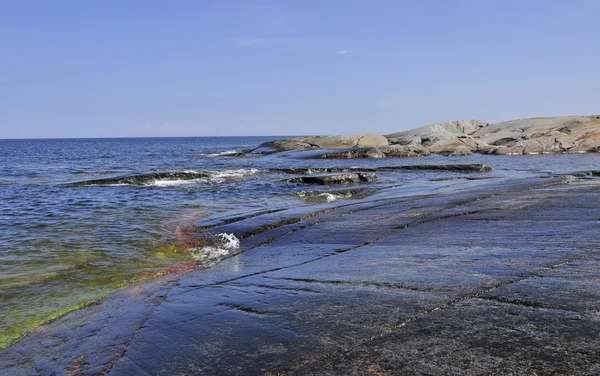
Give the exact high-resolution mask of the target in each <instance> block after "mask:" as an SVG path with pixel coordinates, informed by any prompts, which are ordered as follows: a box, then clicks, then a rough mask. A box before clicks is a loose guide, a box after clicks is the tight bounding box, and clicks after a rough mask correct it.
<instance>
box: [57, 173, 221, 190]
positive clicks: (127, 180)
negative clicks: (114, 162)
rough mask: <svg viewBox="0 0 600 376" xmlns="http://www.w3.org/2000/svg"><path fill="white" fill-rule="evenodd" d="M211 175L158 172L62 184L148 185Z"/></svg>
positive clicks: (72, 185) (82, 185)
mask: <svg viewBox="0 0 600 376" xmlns="http://www.w3.org/2000/svg"><path fill="white" fill-rule="evenodd" d="M209 177H210V175H209V174H205V173H202V172H156V173H151V174H138V175H127V176H118V177H112V178H105V179H93V180H84V181H78V182H74V183H67V184H62V185H61V186H62V187H86V186H95V185H146V184H149V183H153V182H155V181H161V180H196V179H207V178H209Z"/></svg>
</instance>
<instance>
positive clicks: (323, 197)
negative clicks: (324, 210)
mask: <svg viewBox="0 0 600 376" xmlns="http://www.w3.org/2000/svg"><path fill="white" fill-rule="evenodd" d="M297 195H298V197H300V198H301V199H302V200H304V201H306V202H310V203H319V202H334V201H335V200H337V199H340V198H344V197H343V196H342V195H338V194H333V193H329V192H315V191H301V192H298V193H297Z"/></svg>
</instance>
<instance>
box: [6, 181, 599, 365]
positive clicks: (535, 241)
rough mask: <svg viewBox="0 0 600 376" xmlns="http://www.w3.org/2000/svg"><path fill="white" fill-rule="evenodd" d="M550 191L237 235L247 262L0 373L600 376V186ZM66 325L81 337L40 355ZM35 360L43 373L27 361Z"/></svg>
mask: <svg viewBox="0 0 600 376" xmlns="http://www.w3.org/2000/svg"><path fill="white" fill-rule="evenodd" d="M557 182H558V181H557V180H554V181H545V182H543V183H540V182H539V181H536V183H535V184H536V185H533V183H532V181H528V182H525V181H518V182H517V181H513V182H510V183H509V182H501V181H498V182H496V183H493V184H491V186H493V187H491V188H490V187H488V188H481V187H480V188H478V189H477V190H476V191H468V192H464V191H461V192H457V193H454V194H450V195H434V196H429V197H408V198H398V199H385V200H371V201H367V202H361V203H356V204H352V205H346V206H343V207H339V208H335V209H334V210H330V211H323V212H322V213H321V214H319V215H314V216H305V217H301V218H300V219H299V220H298V221H295V222H294V223H287V222H281V221H278V222H280V223H281V227H278V228H277V227H275V228H270V229H269V230H268V232H271V233H270V235H269V237H265V238H262V240H260V241H257V240H255V238H257V237H258V238H260V237H261V236H263V235H262V234H263V233H257V235H255V236H250V237H248V238H245V239H243V240H242V247H244V249H250V250H248V251H247V252H245V253H242V254H239V255H237V256H235V257H233V258H231V259H227V260H225V261H223V262H222V263H220V264H218V265H217V266H215V267H214V268H212V269H206V270H196V271H193V272H190V273H188V274H187V275H186V276H185V277H183V278H181V279H178V280H176V281H175V282H173V283H172V284H171V285H169V287H168V288H167V289H166V290H164V291H163V290H160V291H159V292H160V297H159V299H157V301H156V303H155V304H153V305H150V306H148V307H149V308H151V309H150V310H148V309H147V308H146V309H142V310H140V312H130V313H128V314H122V315H117V316H115V318H114V320H118V321H114V322H113V321H111V320H110V319H109V318H110V317H107V316H110V315H101V316H100V317H102V318H104V319H105V320H104V321H102V322H101V325H100V324H98V323H97V322H96V325H95V326H93V327H92V328H91V329H93V330H86V329H85V325H83V324H82V321H81V320H83V318H84V317H85V310H81V311H79V312H76V313H80V314H79V316H76V317H79V319H78V320H79V321H77V320H75V321H74V320H72V319H70V318H69V316H67V317H64V318H63V319H61V320H57V321H56V322H54V323H52V324H50V325H49V326H47V327H46V328H44V330H45V335H38V334H37V333H34V334H32V336H31V337H28V338H25V339H24V340H23V341H21V342H19V343H18V344H17V345H16V346H15V347H13V348H10V349H8V350H5V351H4V352H2V353H0V354H1V355H2V358H0V359H1V361H0V371H1V372H0V373H1V374H3V375H21V374H31V373H33V374H48V375H50V374H54V373H61V372H62V373H69V372H71V373H74V374H82V375H86V374H97V373H101V374H109V375H132V374H135V375H137V374H141V375H162V374H169V375H177V374H181V375H184V374H206V375H248V374H250V375H258V374H265V375H282V374H301V375H369V374H374V375H404V374H430V375H479V374H481V375H488V374H519V375H520V374H590V375H592V374H598V373H599V372H600V350H599V349H600V325H599V324H600V322H599V320H600V319H599V317H598V308H599V306H598V298H599V295H598V293H597V291H599V289H598V287H600V286H598V278H597V271H598V267H600V251H599V249H600V247H599V246H600V239H599V238H598V236H597V234H598V230H600V222H599V219H600V207H598V205H597V202H600V186H598V185H593V184H579V183H578V184H559V185H552V184H553V183H554V184H555V183H557ZM264 215H265V216H271V217H272V218H271V219H275V217H273V216H277V215H279V213H278V212H277V213H270V214H269V213H267V214H264ZM260 217H261V215H257V216H256V217H252V218H250V219H249V220H244V221H241V222H246V221H248V223H246V224H243V223H241V222H239V223H238V222H235V223H230V224H227V225H224V226H233V227H231V228H234V227H235V226H236V225H237V226H241V227H240V228H247V227H249V226H250V225H251V222H253V223H259V224H260V223H267V222H269V221H261V220H260ZM265 239H267V240H268V242H267V243H268V244H263V241H264V240H265ZM261 244H263V245H261ZM111 301H113V300H110V299H109V300H108V301H107V302H106V303H104V304H102V305H99V306H98V309H101V308H102V307H103V306H104V307H105V308H104V309H105V310H110V307H111V306H110V304H111V303H110V302H111ZM114 307H118V306H114ZM92 317H96V316H92ZM136 318H137V319H136ZM117 323H121V326H124V328H121V329H119V330H117V332H118V333H116V334H115V333H112V337H110V338H113V339H111V340H109V339H108V338H107V337H106V334H105V335H104V336H101V337H100V339H101V341H100V342H99V341H98V340H97V337H96V335H95V333H96V332H98V333H104V332H103V331H102V330H107V329H106V328H113V327H115V328H119V326H118V325H116V324H117ZM73 325H75V327H81V328H83V329H75V327H73ZM102 328H104V329H102ZM61 330H62V331H63V332H64V331H65V330H66V331H67V332H68V333H71V331H73V333H76V335H73V334H70V335H67V336H66V337H64V338H65V339H66V340H68V341H66V342H65V343H61V344H58V343H56V342H48V343H47V344H44V341H43V340H44V338H52V337H51V333H56V332H57V331H59V332H60V331H61ZM119 333H120V335H117V334H119ZM36 335H37V337H36ZM69 341H70V342H69ZM114 342H117V343H114ZM94 349H100V350H98V351H97V353H98V354H102V356H99V357H98V356H94V354H95V353H96V350H94ZM38 352H39V354H41V355H36V356H35V367H32V363H31V362H32V361H30V360H28V358H26V357H24V356H21V357H19V355H23V354H38ZM106 354H113V355H112V357H111V356H107V355H106ZM44 362H45V363H44ZM31 370H34V371H35V372H31ZM28 371H29V373H28ZM46 371H47V372H46Z"/></svg>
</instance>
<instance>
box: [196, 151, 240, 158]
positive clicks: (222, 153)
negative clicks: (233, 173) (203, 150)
mask: <svg viewBox="0 0 600 376" xmlns="http://www.w3.org/2000/svg"><path fill="white" fill-rule="evenodd" d="M241 153H243V151H241V150H225V151H219V152H216V153H207V154H202V155H203V156H205V157H227V156H233V155H237V154H241Z"/></svg>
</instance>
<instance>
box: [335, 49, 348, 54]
mask: <svg viewBox="0 0 600 376" xmlns="http://www.w3.org/2000/svg"><path fill="white" fill-rule="evenodd" d="M336 53H337V54H338V55H348V54H349V53H350V51H348V50H339V51H336Z"/></svg>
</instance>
